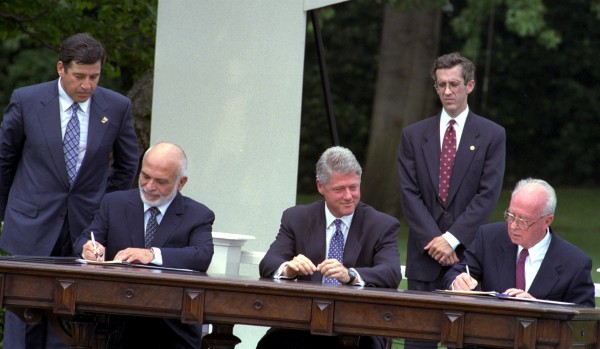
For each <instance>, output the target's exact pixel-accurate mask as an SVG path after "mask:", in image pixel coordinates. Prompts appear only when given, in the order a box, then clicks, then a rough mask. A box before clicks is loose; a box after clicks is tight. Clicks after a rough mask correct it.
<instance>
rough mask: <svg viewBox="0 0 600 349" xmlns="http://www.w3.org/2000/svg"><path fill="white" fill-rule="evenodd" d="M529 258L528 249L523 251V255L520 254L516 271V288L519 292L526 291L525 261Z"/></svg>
mask: <svg viewBox="0 0 600 349" xmlns="http://www.w3.org/2000/svg"><path fill="white" fill-rule="evenodd" d="M527 256H529V251H527V249H523V250H522V251H521V254H519V260H518V261H517V270H516V275H517V277H516V282H515V287H516V288H518V289H519V290H523V291H526V290H525V259H527Z"/></svg>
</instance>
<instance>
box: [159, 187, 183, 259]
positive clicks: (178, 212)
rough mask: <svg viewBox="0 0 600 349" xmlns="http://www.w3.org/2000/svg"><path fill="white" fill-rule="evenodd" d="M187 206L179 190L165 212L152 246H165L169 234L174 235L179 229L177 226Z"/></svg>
mask: <svg viewBox="0 0 600 349" xmlns="http://www.w3.org/2000/svg"><path fill="white" fill-rule="evenodd" d="M184 210H185V207H184V203H183V196H182V195H181V193H180V192H177V195H175V198H174V199H173V201H172V202H171V204H170V205H169V207H168V208H167V212H165V214H164V216H163V218H162V220H161V222H160V224H159V225H158V230H157V231H156V234H155V235H154V239H153V240H152V246H157V247H161V246H165V245H166V242H167V240H168V238H169V236H172V235H174V233H175V232H176V231H177V227H178V226H179V224H180V223H181V219H182V215H183V213H184Z"/></svg>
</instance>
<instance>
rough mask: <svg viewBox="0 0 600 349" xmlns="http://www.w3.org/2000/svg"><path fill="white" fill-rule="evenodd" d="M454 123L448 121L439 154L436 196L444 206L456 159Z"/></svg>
mask: <svg viewBox="0 0 600 349" xmlns="http://www.w3.org/2000/svg"><path fill="white" fill-rule="evenodd" d="M455 123H456V121H454V120H450V125H448V128H446V133H445V134H444V141H443V142H442V152H441V154H440V181H439V184H438V194H439V196H440V198H441V199H442V202H443V203H444V205H446V200H448V190H449V189H450V178H451V177H452V171H453V169H454V158H455V157H456V132H455V131H454V124H455Z"/></svg>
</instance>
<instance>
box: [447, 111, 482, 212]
mask: <svg viewBox="0 0 600 349" xmlns="http://www.w3.org/2000/svg"><path fill="white" fill-rule="evenodd" d="M479 148H480V144H479V130H478V127H477V122H476V120H475V117H474V114H473V113H471V112H469V115H468V116H467V120H466V122H465V127H464V129H463V132H462V135H461V138H460V144H459V145H458V149H457V151H456V158H455V160H454V170H453V172H452V178H451V179H450V191H449V192H448V205H450V203H451V202H452V199H453V198H454V196H455V195H456V193H457V192H458V189H459V188H460V185H461V183H462V181H463V180H464V179H465V176H466V173H467V170H468V169H469V166H470V165H471V162H472V161H473V158H474V157H475V154H476V153H477V152H478V151H481V150H480V149H479Z"/></svg>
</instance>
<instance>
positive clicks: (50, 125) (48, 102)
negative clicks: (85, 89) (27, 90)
mask: <svg viewBox="0 0 600 349" xmlns="http://www.w3.org/2000/svg"><path fill="white" fill-rule="evenodd" d="M48 86H49V88H48V89H47V91H46V92H45V94H44V96H42V98H41V101H40V103H41V107H40V108H39V111H38V120H39V123H40V126H41V127H40V129H41V132H42V134H43V135H44V139H45V140H46V145H47V147H48V151H49V152H50V157H51V159H52V163H53V164H54V167H55V169H56V172H57V173H58V177H60V178H62V180H63V183H64V185H65V187H66V188H68V187H69V178H68V176H67V165H66V163H65V155H64V154H63V148H62V131H61V127H60V103H59V101H58V80H55V81H53V82H52V83H51V84H49V85H48Z"/></svg>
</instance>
